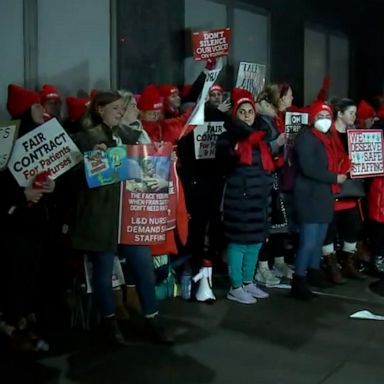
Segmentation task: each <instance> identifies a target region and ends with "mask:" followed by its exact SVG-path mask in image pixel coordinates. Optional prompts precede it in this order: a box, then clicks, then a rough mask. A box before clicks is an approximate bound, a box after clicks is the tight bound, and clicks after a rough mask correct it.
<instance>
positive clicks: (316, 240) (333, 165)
mask: <svg viewBox="0 0 384 384" xmlns="http://www.w3.org/2000/svg"><path fill="white" fill-rule="evenodd" d="M332 117H333V112H332V109H331V107H330V106H329V105H327V104H325V103H323V102H315V103H313V104H312V105H311V107H310V111H309V124H310V126H309V127H308V128H302V130H301V131H300V132H299V134H298V136H297V137H296V142H295V144H296V152H297V161H298V166H299V173H298V175H297V178H296V183H295V187H294V207H295V213H296V219H297V223H298V227H299V245H298V249H297V253H296V259H295V274H294V275H293V280H292V288H291V294H292V296H293V297H294V298H297V299H300V300H310V299H312V298H313V297H314V296H315V295H314V294H313V292H312V291H311V290H310V288H309V284H311V285H315V286H319V285H322V284H323V281H322V278H321V274H320V271H319V268H320V256H321V247H322V245H323V242H324V239H325V236H326V233H327V229H328V225H329V223H330V222H331V221H332V218H333V210H334V207H333V205H334V197H333V195H334V193H336V192H337V191H339V190H340V184H342V183H343V182H344V181H345V180H346V178H347V176H346V173H347V171H348V168H349V164H345V167H344V169H343V170H340V168H339V165H338V162H337V159H338V156H337V152H336V151H335V149H334V146H333V143H332V139H331V136H330V134H329V130H330V128H331V125H332Z"/></svg>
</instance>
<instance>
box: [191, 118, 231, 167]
mask: <svg viewBox="0 0 384 384" xmlns="http://www.w3.org/2000/svg"><path fill="white" fill-rule="evenodd" d="M224 131H225V128H224V122H223V121H219V122H210V123H205V124H204V125H198V126H197V127H196V128H195V129H194V130H193V136H194V142H195V158H196V159H198V160H201V159H214V158H215V154H216V141H217V138H218V137H219V135H220V134H221V133H223V132H224Z"/></svg>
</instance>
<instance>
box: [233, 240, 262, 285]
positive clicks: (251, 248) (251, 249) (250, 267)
mask: <svg viewBox="0 0 384 384" xmlns="http://www.w3.org/2000/svg"><path fill="white" fill-rule="evenodd" d="M261 245H262V243H255V244H237V243H229V244H228V248H227V262H228V272H229V278H230V280H231V285H232V288H239V287H241V286H242V285H243V283H250V282H252V281H253V276H254V274H255V268H256V263H257V259H258V257H259V251H260V248H261Z"/></svg>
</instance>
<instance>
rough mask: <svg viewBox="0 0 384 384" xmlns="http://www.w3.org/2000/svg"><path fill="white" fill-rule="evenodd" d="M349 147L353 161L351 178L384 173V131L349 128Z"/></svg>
mask: <svg viewBox="0 0 384 384" xmlns="http://www.w3.org/2000/svg"><path fill="white" fill-rule="evenodd" d="M347 135H348V149H349V157H350V159H351V162H352V166H351V178H360V177H373V176H383V175H384V149H383V131H382V130H381V129H349V130H348V131H347Z"/></svg>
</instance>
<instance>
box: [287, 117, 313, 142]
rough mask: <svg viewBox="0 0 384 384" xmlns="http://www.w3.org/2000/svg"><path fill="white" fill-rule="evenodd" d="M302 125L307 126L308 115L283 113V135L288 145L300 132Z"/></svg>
mask: <svg viewBox="0 0 384 384" xmlns="http://www.w3.org/2000/svg"><path fill="white" fill-rule="evenodd" d="M303 124H304V125H307V124H308V113H299V112H286V113H285V134H286V137H287V141H288V142H289V143H291V142H293V141H294V140H295V137H296V135H297V134H298V132H299V131H300V129H301V127H302V125H303Z"/></svg>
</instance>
